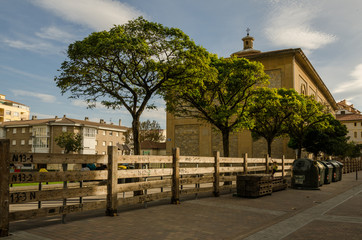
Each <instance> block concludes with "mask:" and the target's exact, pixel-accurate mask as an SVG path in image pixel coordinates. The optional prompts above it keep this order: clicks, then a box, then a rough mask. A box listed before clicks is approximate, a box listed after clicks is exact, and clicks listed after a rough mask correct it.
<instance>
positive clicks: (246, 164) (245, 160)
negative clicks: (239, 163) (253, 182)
mask: <svg viewBox="0 0 362 240" xmlns="http://www.w3.org/2000/svg"><path fill="white" fill-rule="evenodd" d="M244 174H248V154H247V153H245V155H244Z"/></svg>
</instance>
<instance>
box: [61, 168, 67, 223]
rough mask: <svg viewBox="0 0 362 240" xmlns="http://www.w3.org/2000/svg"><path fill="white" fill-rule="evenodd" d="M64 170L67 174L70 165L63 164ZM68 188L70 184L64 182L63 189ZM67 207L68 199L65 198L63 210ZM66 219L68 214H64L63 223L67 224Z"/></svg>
mask: <svg viewBox="0 0 362 240" xmlns="http://www.w3.org/2000/svg"><path fill="white" fill-rule="evenodd" d="M62 168H63V172H66V171H68V164H67V163H63V164H62ZM67 188H68V182H67V181H64V182H63V189H67ZM66 206H67V199H66V198H64V199H63V209H65V207H66ZM66 217H67V214H62V223H63V224H64V223H66Z"/></svg>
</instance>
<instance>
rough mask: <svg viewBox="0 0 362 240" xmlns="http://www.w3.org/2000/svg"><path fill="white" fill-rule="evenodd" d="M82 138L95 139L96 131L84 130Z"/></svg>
mask: <svg viewBox="0 0 362 240" xmlns="http://www.w3.org/2000/svg"><path fill="white" fill-rule="evenodd" d="M83 131H84V136H86V137H95V136H96V130H95V129H94V128H84V130H83Z"/></svg>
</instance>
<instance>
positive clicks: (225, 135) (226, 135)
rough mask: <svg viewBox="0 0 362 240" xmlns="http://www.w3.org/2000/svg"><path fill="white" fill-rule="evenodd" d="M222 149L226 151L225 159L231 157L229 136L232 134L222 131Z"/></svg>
mask: <svg viewBox="0 0 362 240" xmlns="http://www.w3.org/2000/svg"><path fill="white" fill-rule="evenodd" d="M221 133H222V147H223V150H224V157H229V135H230V132H229V131H228V130H222V131H221Z"/></svg>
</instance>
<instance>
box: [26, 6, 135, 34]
mask: <svg viewBox="0 0 362 240" xmlns="http://www.w3.org/2000/svg"><path fill="white" fill-rule="evenodd" d="M32 2H33V4H35V5H37V6H39V7H42V8H44V9H47V10H49V11H51V12H53V13H54V14H56V15H57V16H59V17H61V18H63V19H64V20H66V21H69V22H73V23H76V24H81V25H83V26H87V27H90V28H92V29H95V30H98V31H100V30H107V29H109V28H110V27H112V26H113V25H115V24H124V23H126V22H127V21H128V20H131V19H134V18H136V17H138V16H140V15H142V13H141V12H140V11H138V10H136V9H134V8H133V7H131V6H129V5H127V4H125V3H121V2H118V1H115V0H77V1H74V0H61V1H59V0H33V1H32Z"/></svg>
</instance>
